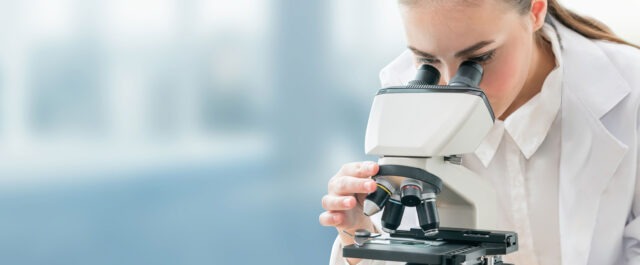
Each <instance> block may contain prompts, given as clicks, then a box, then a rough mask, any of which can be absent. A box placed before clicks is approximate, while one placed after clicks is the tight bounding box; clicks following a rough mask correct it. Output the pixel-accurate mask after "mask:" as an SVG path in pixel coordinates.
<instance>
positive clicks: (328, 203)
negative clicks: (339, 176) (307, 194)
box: [322, 195, 356, 211]
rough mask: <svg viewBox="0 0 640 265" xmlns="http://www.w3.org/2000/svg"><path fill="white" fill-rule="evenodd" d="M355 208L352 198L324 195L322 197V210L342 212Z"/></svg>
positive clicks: (354, 200) (354, 201) (354, 199)
mask: <svg viewBox="0 0 640 265" xmlns="http://www.w3.org/2000/svg"><path fill="white" fill-rule="evenodd" d="M355 206H356V198H355V197H353V196H336V195H325V196H324V197H322V208H324V209H325V210H327V211H344V210H350V209H353V207H355Z"/></svg>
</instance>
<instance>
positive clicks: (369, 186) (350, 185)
mask: <svg viewBox="0 0 640 265" xmlns="http://www.w3.org/2000/svg"><path fill="white" fill-rule="evenodd" d="M375 190H376V182H375V181H374V180H372V179H363V178H357V177H352V176H339V177H333V178H331V180H329V194H333V195H351V194H354V193H371V192H374V191H375Z"/></svg>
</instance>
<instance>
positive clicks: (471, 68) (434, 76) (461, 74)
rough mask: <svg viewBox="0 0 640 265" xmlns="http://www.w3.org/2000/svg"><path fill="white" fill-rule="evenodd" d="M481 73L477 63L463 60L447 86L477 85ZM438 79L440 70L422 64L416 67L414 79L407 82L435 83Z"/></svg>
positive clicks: (419, 83)
mask: <svg viewBox="0 0 640 265" xmlns="http://www.w3.org/2000/svg"><path fill="white" fill-rule="evenodd" d="M482 73H483V70H482V66H480V65H479V64H478V63H476V62H473V61H464V62H462V64H460V67H459V68H458V71H457V72H456V74H455V76H453V78H451V80H450V81H449V86H465V87H478V85H479V84H480V80H481V79H482ZM439 81H440V71H438V69H436V68H435V67H433V66H432V65H429V64H423V65H421V66H420V67H419V68H418V71H417V72H416V78H415V80H413V81H411V82H409V85H437V84H438V82H439Z"/></svg>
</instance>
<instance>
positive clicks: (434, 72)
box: [409, 64, 440, 85]
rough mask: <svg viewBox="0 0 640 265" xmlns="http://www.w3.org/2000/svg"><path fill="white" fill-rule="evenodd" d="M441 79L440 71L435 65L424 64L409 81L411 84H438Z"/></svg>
mask: <svg viewBox="0 0 640 265" xmlns="http://www.w3.org/2000/svg"><path fill="white" fill-rule="evenodd" d="M439 81H440V71H438V69H436V68H435V67H433V66H431V65H428V64H423V65H421V66H420V67H419V68H418V70H417V72H416V78H415V79H414V80H412V81H410V82H409V85H437V84H438V82H439Z"/></svg>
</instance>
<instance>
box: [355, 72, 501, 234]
mask: <svg viewBox="0 0 640 265" xmlns="http://www.w3.org/2000/svg"><path fill="white" fill-rule="evenodd" d="M481 77H482V68H481V67H480V66H479V65H478V64H475V63H473V62H464V63H463V64H462V65H461V66H460V68H459V70H458V73H457V74H456V76H455V77H454V78H452V80H451V82H450V83H449V85H447V86H439V85H436V84H437V82H438V80H439V73H438V71H437V70H436V69H435V68H433V67H431V66H428V65H423V66H421V68H420V69H419V70H418V74H417V77H416V80H414V81H412V82H410V83H409V85H408V86H401V87H390V88H384V89H381V90H380V91H379V92H378V94H377V95H376V97H375V99H374V101H373V105H372V107H371V113H370V116H369V121H368V125H367V131H366V138H365V152H366V153H367V154H368V155H377V156H379V157H380V158H379V161H378V163H379V164H380V172H379V173H378V175H376V176H374V179H375V180H376V182H377V184H378V189H377V190H376V191H375V192H373V193H371V194H369V196H368V197H367V200H366V201H365V204H364V213H365V214H366V215H368V216H371V215H373V214H375V213H376V212H379V211H380V210H382V209H383V208H384V212H383V216H382V225H383V230H385V231H386V232H390V233H393V232H395V230H396V229H397V227H398V225H399V224H400V221H401V218H402V213H403V211H404V210H405V207H415V208H416V210H417V211H418V218H419V223H420V226H421V228H422V230H423V232H424V233H425V235H433V234H436V233H437V232H438V227H439V225H440V224H442V225H443V226H446V227H459V228H469V229H496V228H497V227H496V221H497V220H496V216H497V206H496V203H497V200H496V195H495V190H494V188H493V187H492V186H491V185H490V184H489V183H488V182H486V181H485V180H483V179H481V178H480V177H479V176H477V175H475V174H474V173H473V172H471V171H470V170H468V169H466V168H465V167H463V166H461V165H460V156H461V155H462V154H466V153H471V152H473V151H475V149H476V148H477V147H478V145H479V144H480V143H481V141H482V140H483V138H484V137H485V136H486V134H487V133H488V132H489V130H490V129H491V127H492V126H493V122H494V116H493V112H492V109H491V106H490V105H489V103H488V100H487V98H486V96H485V95H484V93H483V92H482V91H481V90H480V89H478V88H477V86H478V84H479V82H480V79H481ZM436 198H437V199H436ZM436 205H437V207H436Z"/></svg>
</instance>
